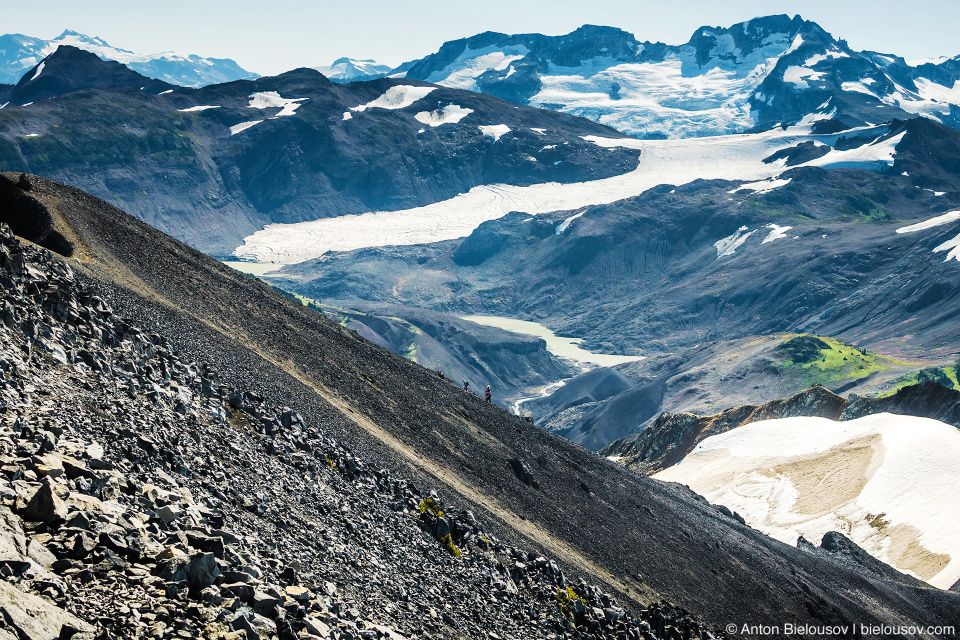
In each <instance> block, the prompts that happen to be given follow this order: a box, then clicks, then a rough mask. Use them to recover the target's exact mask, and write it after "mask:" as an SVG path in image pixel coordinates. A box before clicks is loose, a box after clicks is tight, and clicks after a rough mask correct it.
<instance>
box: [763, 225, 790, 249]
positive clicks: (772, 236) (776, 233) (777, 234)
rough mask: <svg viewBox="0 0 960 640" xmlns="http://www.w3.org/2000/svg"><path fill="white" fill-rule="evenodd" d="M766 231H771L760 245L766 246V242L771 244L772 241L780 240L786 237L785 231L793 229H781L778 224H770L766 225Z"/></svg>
mask: <svg viewBox="0 0 960 640" xmlns="http://www.w3.org/2000/svg"><path fill="white" fill-rule="evenodd" d="M766 228H767V229H772V231H770V233H768V234H767V237H766V238H764V239H763V242H761V243H760V244H767V243H768V242H773V241H774V240H781V239H783V238H786V237H787V231H789V230H790V229H793V227H781V226H780V225H778V224H774V223H773V222H771V223H770V224H768V225H766Z"/></svg>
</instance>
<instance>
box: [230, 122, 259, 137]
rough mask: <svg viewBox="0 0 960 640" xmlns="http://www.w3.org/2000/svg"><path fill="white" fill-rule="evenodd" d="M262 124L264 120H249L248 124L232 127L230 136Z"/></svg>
mask: <svg viewBox="0 0 960 640" xmlns="http://www.w3.org/2000/svg"><path fill="white" fill-rule="evenodd" d="M261 122H263V120H248V121H247V122H241V123H240V124H235V125H233V126H232V127H230V135H232V136H235V135H237V134H238V133H240V132H241V131H246V130H247V129H249V128H250V127H252V126H255V125H258V124H260V123H261Z"/></svg>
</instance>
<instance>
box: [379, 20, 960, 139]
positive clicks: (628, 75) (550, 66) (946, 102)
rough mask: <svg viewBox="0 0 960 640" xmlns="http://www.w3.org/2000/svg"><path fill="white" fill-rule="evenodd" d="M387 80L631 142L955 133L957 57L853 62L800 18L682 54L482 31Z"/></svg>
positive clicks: (876, 56)
mask: <svg viewBox="0 0 960 640" xmlns="http://www.w3.org/2000/svg"><path fill="white" fill-rule="evenodd" d="M392 75H399V76H404V77H407V78H412V79H417V80H426V81H428V82H433V83H436V84H440V85H444V86H449V87H455V88H458V89H468V90H471V91H481V92H484V93H489V94H491V95H494V96H497V97H500V98H505V99H508V100H511V101H513V102H516V103H518V104H525V105H530V106H535V107H541V108H547V109H554V110H558V111H563V112H565V113H570V114H573V115H578V116H583V117H586V118H590V119H591V120H594V121H596V122H599V123H601V124H606V125H608V126H611V127H614V128H616V129H619V130H620V131H623V132H625V133H628V134H631V135H635V136H639V137H671V138H682V137H691V136H707V135H724V134H730V133H739V132H744V131H749V130H753V129H764V128H769V127H771V126H774V125H776V124H778V123H782V124H796V123H798V122H801V121H803V120H804V118H807V120H808V121H812V120H816V119H827V118H830V119H839V120H842V121H843V122H844V123H845V124H847V125H848V126H860V125H867V124H870V123H879V122H883V121H886V120H889V119H890V118H892V117H905V116H906V115H907V114H919V115H924V116H926V117H929V118H933V119H935V120H937V121H939V122H941V123H943V124H947V125H949V126H953V127H958V126H960V110H958V105H960V56H957V57H954V58H943V59H940V60H936V61H919V62H912V63H911V62H907V61H905V60H904V59H903V58H902V57H899V56H895V55H888V54H881V53H875V52H870V51H864V52H857V51H854V50H852V49H850V47H849V46H848V45H847V43H846V42H845V41H844V40H842V39H835V38H834V37H833V36H831V35H830V34H829V33H827V32H826V31H824V30H823V29H822V28H821V27H820V26H819V25H817V24H816V23H814V22H810V21H806V20H803V19H802V18H800V17H799V16H795V17H793V18H790V17H788V16H785V15H780V16H768V17H763V18H757V19H754V20H749V21H747V22H741V23H738V24H735V25H733V26H731V27H729V28H722V27H702V28H700V29H698V30H697V31H696V32H695V33H694V34H693V35H692V36H691V38H690V40H689V41H688V42H687V43H686V44H682V45H666V44H663V43H659V42H657V43H652V42H640V41H638V40H637V39H636V38H634V36H633V35H631V34H630V33H627V32H626V31H622V30H620V29H616V28H613V27H600V26H590V25H587V26H584V27H581V28H580V29H577V30H576V31H574V32H573V33H569V34H567V35H563V36H544V35H541V34H520V35H506V34H502V33H494V32H486V33H481V34H479V35H476V36H473V37H470V38H464V39H460V40H453V41H451V42H447V43H446V44H444V45H443V46H442V47H441V48H440V50H439V51H437V52H436V53H433V54H431V55H428V56H426V57H424V58H421V59H419V60H416V61H413V62H410V63H406V64H404V65H403V66H402V67H398V68H397V69H395V70H394V71H393V72H392Z"/></svg>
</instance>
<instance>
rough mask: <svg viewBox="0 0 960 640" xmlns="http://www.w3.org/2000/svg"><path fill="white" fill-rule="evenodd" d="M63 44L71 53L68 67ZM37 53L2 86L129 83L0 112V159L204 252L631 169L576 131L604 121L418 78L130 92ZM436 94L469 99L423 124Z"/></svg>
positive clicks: (96, 65) (96, 68)
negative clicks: (339, 220)
mask: <svg viewBox="0 0 960 640" xmlns="http://www.w3.org/2000/svg"><path fill="white" fill-rule="evenodd" d="M73 56H77V57H80V58H82V60H83V61H84V65H86V66H83V67H82V68H80V69H75V68H73V67H71V66H70V63H71V60H73ZM58 61H60V62H58ZM45 65H49V67H50V68H49V69H48V68H47V66H45V67H44V69H43V70H42V72H41V73H40V75H39V76H38V77H37V78H36V80H32V81H31V80H30V77H31V75H30V74H28V76H27V79H26V80H25V81H24V83H22V86H21V87H18V89H17V91H21V90H22V91H27V90H28V89H30V87H33V86H35V85H42V84H43V82H44V81H45V82H47V86H56V87H60V88H61V89H64V90H65V88H69V87H75V88H81V87H84V86H86V85H85V84H84V83H87V84H90V83H93V84H94V85H96V86H99V84H98V83H100V84H102V83H103V82H111V83H114V84H116V83H118V82H119V83H121V84H126V85H128V86H125V87H116V86H114V87H101V88H96V89H85V90H83V91H75V92H73V93H69V94H66V95H62V96H60V97H58V98H55V99H50V100H41V101H38V102H34V104H32V105H30V106H28V107H19V108H15V107H14V106H12V105H11V106H8V107H7V108H5V109H3V110H2V111H0V165H3V166H4V167H6V168H8V169H21V170H29V171H34V172H37V173H40V174H43V175H48V176H52V177H59V178H63V179H67V180H69V181H70V182H71V183H72V184H75V185H77V186H80V187H83V188H85V189H87V190H89V191H91V192H93V193H96V194H98V195H100V196H103V197H105V198H109V199H110V200H111V201H113V202H115V203H117V204H122V205H123V206H125V207H126V208H128V209H129V210H130V211H132V212H133V213H134V214H135V215H137V216H138V217H140V218H141V219H143V220H145V221H147V222H148V223H150V224H152V225H154V226H156V227H157V228H159V229H162V230H165V231H168V232H170V233H171V234H173V235H175V236H176V237H178V238H181V239H183V240H185V241H187V242H189V243H190V244H192V245H193V246H195V247H198V248H200V249H202V250H204V251H207V252H210V253H213V254H215V255H229V254H230V253H231V252H232V250H233V249H234V248H235V247H237V246H238V245H239V244H240V243H241V240H242V238H244V237H245V236H247V235H250V234H251V233H253V232H255V231H257V230H259V229H260V228H262V227H263V226H264V225H266V224H268V223H271V222H299V221H304V220H313V219H316V218H320V217H328V216H334V215H344V214H350V213H363V212H366V211H377V210H381V211H382V210H395V209H405V208H410V207H416V206H420V205H425V204H429V203H432V202H436V201H438V200H443V199H447V198H451V197H453V196H455V195H457V194H459V193H463V192H466V191H469V190H470V189H471V188H473V187H475V186H478V185H483V184H492V183H507V184H521V185H522V184H531V183H537V182H545V181H547V182H549V181H557V182H574V181H581V180H588V179H592V178H600V177H606V176H611V175H616V174H618V173H623V172H626V171H629V170H631V169H633V168H634V167H635V166H636V152H634V151H630V150H620V151H618V152H614V153H612V154H611V153H610V152H609V150H606V149H602V148H599V147H597V146H596V145H594V144H591V143H589V142H587V141H584V140H582V139H581V137H580V136H586V135H600V136H605V137H611V136H612V137H622V136H621V134H618V133H616V132H614V131H612V130H611V129H609V128H607V127H602V126H600V125H597V124H594V123H592V122H590V121H588V120H583V119H580V118H573V117H569V116H565V115H562V114H555V113H552V112H545V111H540V110H536V109H529V108H518V107H517V106H516V105H513V104H510V103H507V102H504V101H501V100H498V99H496V98H493V97H490V96H485V95H482V94H473V93H468V92H464V91H455V90H451V89H446V88H442V87H430V86H428V85H425V84H423V83H416V82H411V81H394V80H377V81H372V82H364V83H353V84H350V85H338V84H334V83H332V82H330V81H328V80H327V79H325V78H324V77H323V76H322V75H320V74H319V73H318V72H316V71H312V70H307V69H301V70H297V71H293V72H290V73H287V74H284V75H282V76H278V77H276V78H263V79H260V80H256V81H240V82H235V83H229V84H223V85H214V86H210V87H206V88H203V89H184V88H178V89H175V90H173V91H170V90H165V91H163V92H161V93H162V95H152V93H154V92H152V91H147V90H143V91H141V90H140V87H141V86H144V85H143V84H140V83H141V82H142V81H143V80H142V78H141V77H140V76H137V75H136V74H134V73H133V72H131V71H129V70H125V69H123V68H122V67H119V66H118V65H116V64H115V63H108V62H103V61H101V60H99V59H97V58H96V57H95V56H93V55H92V54H87V53H84V52H80V51H76V50H74V52H73V53H71V52H70V50H69V49H68V48H66V47H62V48H61V49H59V50H58V51H57V53H55V54H53V55H52V56H50V58H49V59H48V61H47V62H45ZM90 69H92V71H91V70H90ZM114 74H119V76H118V77H119V80H118V79H117V77H115V75H114ZM86 78H92V80H89V82H88V80H86ZM121 80H123V82H120V81H121ZM131 83H132V84H131ZM38 90H39V89H38ZM51 90H52V89H51ZM58 91H59V90H58ZM58 91H55V92H54V93H56V92H58ZM391 91H393V93H390V92H391ZM407 91H414V92H415V93H414V94H413V96H412V97H411V98H410V100H409V102H410V105H409V106H406V107H403V108H396V107H397V106H398V105H399V103H397V104H392V103H390V101H389V99H386V98H384V100H386V102H384V103H383V105H384V106H386V107H388V108H378V107H372V108H368V109H365V110H363V111H352V109H353V108H355V107H358V106H360V105H366V104H368V103H370V102H372V101H375V100H378V99H380V98H382V97H383V96H385V95H387V94H388V93H389V96H391V97H396V99H397V100H400V99H402V98H403V96H404V95H406V94H405V92H407ZM417 92H419V93H417ZM38 95H39V94H38ZM257 96H259V97H257ZM417 96H422V97H420V98H419V99H414V98H416V97H417ZM450 105H457V106H460V107H462V108H463V109H468V110H471V111H470V112H469V113H466V115H464V116H463V117H462V118H461V119H459V121H456V122H453V121H448V122H445V123H444V124H439V125H438V126H435V127H434V126H431V125H430V124H429V122H430V121H431V120H430V118H431V114H434V115H435V116H436V117H437V118H440V117H442V114H443V113H444V109H445V108H446V107H449V106H450ZM434 112H437V113H438V114H440V115H437V113H434ZM460 113H461V114H462V112H460ZM418 114H419V115H420V118H421V119H422V120H424V121H421V120H418V119H417V116H418ZM454 119H456V118H454ZM434 122H436V120H434ZM501 124H502V125H505V126H506V127H508V128H509V129H510V131H509V132H508V133H506V134H505V135H502V136H501V137H499V139H495V138H494V137H492V136H490V135H486V134H484V132H483V130H481V129H480V126H486V125H501ZM534 129H537V131H534ZM549 145H557V146H558V147H560V148H562V149H563V151H564V154H563V157H564V160H563V162H559V163H553V162H533V161H531V160H530V157H532V156H533V155H534V154H536V153H538V152H539V151H540V150H541V149H542V148H543V147H545V146H549Z"/></svg>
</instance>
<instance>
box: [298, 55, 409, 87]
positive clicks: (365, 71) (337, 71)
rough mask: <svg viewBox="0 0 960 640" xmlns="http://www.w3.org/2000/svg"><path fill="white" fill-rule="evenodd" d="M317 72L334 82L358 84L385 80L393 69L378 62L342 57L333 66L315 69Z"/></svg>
mask: <svg viewBox="0 0 960 640" xmlns="http://www.w3.org/2000/svg"><path fill="white" fill-rule="evenodd" d="M314 69H316V70H317V71H319V72H320V73H322V74H323V75H325V76H326V77H327V79H328V80H331V81H333V82H340V83H346V82H356V81H357V80H375V79H377V78H383V77H384V76H386V75H387V74H388V73H390V72H391V71H392V70H393V69H392V67H390V66H389V65H385V64H379V63H378V62H377V61H376V60H370V59H366V60H358V59H356V58H349V57H346V56H344V57H342V58H337V59H336V60H334V61H333V64H331V65H329V66H324V67H314Z"/></svg>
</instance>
